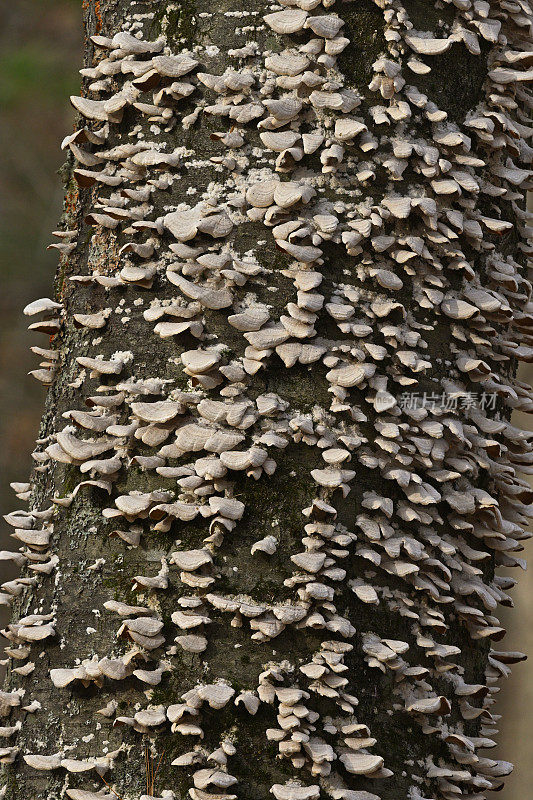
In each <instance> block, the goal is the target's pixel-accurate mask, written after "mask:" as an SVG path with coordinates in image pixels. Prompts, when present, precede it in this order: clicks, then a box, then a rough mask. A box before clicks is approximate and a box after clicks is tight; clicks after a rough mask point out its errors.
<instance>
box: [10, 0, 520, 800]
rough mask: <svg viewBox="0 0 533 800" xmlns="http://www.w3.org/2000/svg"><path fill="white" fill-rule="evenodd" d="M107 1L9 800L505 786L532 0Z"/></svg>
mask: <svg viewBox="0 0 533 800" xmlns="http://www.w3.org/2000/svg"><path fill="white" fill-rule="evenodd" d="M86 6H87V7H86V9H85V21H86V27H87V45H86V46H87V52H86V58H85V68H84V70H83V75H84V91H83V97H81V98H72V102H73V104H74V106H75V107H76V108H77V109H78V111H79V112H80V121H79V125H78V127H77V130H76V133H74V134H73V135H71V136H69V137H67V139H66V140H65V142H64V147H65V149H66V150H67V152H68V153H69V161H68V164H67V167H66V170H65V175H66V180H67V196H66V206H65V215H64V220H63V225H62V230H61V232H59V233H58V234H57V236H58V239H57V241H58V245H57V246H58V249H59V251H60V267H59V271H58V274H57V280H56V300H55V301H54V302H52V301H50V300H43V301H38V302H37V303H35V304H32V306H30V307H29V308H28V309H26V311H27V313H29V314H36V315H37V316H36V319H37V320H38V321H37V322H36V323H35V325H34V327H35V329H36V330H38V331H42V332H44V333H46V334H49V335H51V336H52V340H51V344H50V345H49V347H48V348H47V349H44V350H41V351H39V354H40V355H41V356H42V358H43V359H44V362H43V364H42V365H41V366H40V368H39V370H38V371H36V373H35V374H36V377H37V378H39V379H41V380H42V381H43V382H44V383H47V384H50V388H49V391H48V399H47V406H46V412H45V415H44V419H43V423H42V428H41V431H40V434H39V440H38V442H37V447H36V450H35V453H34V458H35V463H36V467H35V471H34V474H33V475H32V478H31V483H30V484H17V485H16V486H15V487H14V488H15V490H16V492H17V494H18V496H19V497H20V499H21V500H23V501H28V502H29V509H30V510H29V511H16V512H13V513H12V514H10V515H8V516H7V521H8V522H9V523H10V524H12V525H13V526H14V529H15V532H14V536H15V538H16V539H17V540H18V542H17V544H19V545H21V547H20V550H19V551H17V552H16V553H15V554H12V555H9V554H3V557H4V558H13V559H14V560H15V561H16V563H17V564H18V565H19V566H20V567H21V578H20V579H19V580H16V581H13V582H11V583H10V584H6V585H4V587H3V595H2V598H3V602H4V603H7V604H12V606H13V621H12V623H11V624H10V625H9V627H8V629H7V631H6V635H7V636H8V638H9V639H10V640H11V641H10V642H9V646H8V648H7V650H6V654H7V657H8V679H7V687H6V692H5V693H3V694H2V704H1V708H2V714H3V717H4V721H3V725H4V727H2V729H1V732H2V736H3V737H5V738H4V747H3V748H2V750H1V757H2V760H3V762H4V763H5V764H6V767H5V772H4V782H5V786H4V789H3V790H2V792H3V793H2V797H5V798H8V800H22V799H24V800H29V799H30V798H54V800H55V799H57V798H63V797H68V798H71V799H72V800H96V799H97V798H101V800H102V799H103V798H109V800H110V798H112V797H113V796H114V795H113V794H112V793H111V790H110V789H109V788H106V787H105V786H104V784H103V780H102V777H103V778H105V780H106V781H107V782H108V784H109V785H110V786H113V787H114V789H115V790H116V792H117V793H118V794H120V795H121V796H124V797H125V798H131V799H133V798H139V797H140V796H141V795H142V794H143V792H145V791H146V789H143V785H144V763H143V755H142V747H143V742H144V741H148V742H149V744H150V748H151V752H152V753H153V755H154V757H155V758H159V757H160V756H161V755H162V762H161V769H160V772H159V775H158V778H157V787H156V788H155V790H154V791H155V796H156V797H164V798H166V799H167V800H171V798H176V799H177V798H180V800H181V799H183V800H184V798H186V797H188V796H189V797H191V798H192V800H219V798H220V799H221V800H232V799H233V798H239V800H267V798H269V797H271V796H274V797H275V798H276V800H314V799H315V798H321V800H326V798H332V799H333V800H378V799H379V798H380V799H381V800H407V798H410V800H420V798H432V799H434V800H446V799H447V798H454V797H456V796H457V795H458V794H460V795H461V796H462V797H467V798H470V800H475V799H477V798H482V797H484V796H485V792H486V791H487V790H488V789H490V788H497V787H499V786H500V785H501V783H502V776H504V775H505V774H507V772H508V771H509V769H510V768H511V766H510V764H507V763H506V762H498V761H495V760H493V759H491V757H490V748H491V747H493V746H494V741H493V737H494V734H495V733H496V728H495V726H496V723H497V720H496V719H495V718H494V716H493V715H492V713H491V708H492V704H493V700H494V692H495V691H496V690H497V689H496V682H497V679H498V678H499V677H500V676H502V675H503V676H505V675H507V673H508V669H509V667H508V665H509V663H512V662H513V661H516V660H520V658H521V656H520V654H517V653H505V652H501V651H500V650H498V649H497V648H498V646H497V644H495V642H498V640H500V639H501V638H502V636H503V634H504V631H503V629H502V628H501V627H500V625H499V623H498V619H497V617H496V616H495V614H496V613H497V606H498V604H499V603H501V604H504V605H505V604H510V602H511V601H510V599H509V597H508V595H507V590H508V589H509V588H510V587H511V586H512V581H510V580H508V579H503V578H501V577H498V575H497V567H498V566H499V565H502V564H503V565H506V566H512V565H519V564H520V560H519V558H518V557H517V556H516V555H515V554H516V553H517V552H518V551H520V550H521V549H522V548H521V540H522V539H523V538H524V533H523V527H524V524H525V522H526V514H527V503H528V502H529V500H530V491H529V489H528V488H527V484H526V483H525V482H524V480H523V478H521V477H520V476H519V475H520V473H521V472H522V473H523V472H529V471H530V467H529V464H530V462H531V456H530V454H529V439H530V436H528V435H526V434H524V433H523V432H521V431H519V430H517V429H516V428H515V427H513V426H512V425H511V424H510V423H509V415H510V412H511V410H512V409H515V408H520V409H523V410H526V411H529V410H530V409H531V407H532V403H531V399H530V398H529V395H528V390H527V387H525V386H524V385H523V384H521V383H520V382H519V381H517V380H516V379H515V377H514V373H515V367H516V361H517V359H526V360H527V359H529V358H530V355H531V352H532V350H531V346H530V345H531V335H530V324H531V316H530V312H531V307H530V303H529V298H530V290H531V286H530V284H529V283H528V282H527V280H526V261H527V257H528V255H529V253H530V247H529V245H528V243H527V227H526V226H527V215H526V213H525V211H524V203H523V194H524V190H525V189H526V188H527V183H528V181H529V178H530V172H529V163H530V154H531V150H530V147H529V145H528V143H527V142H528V140H529V137H530V135H531V129H530V128H529V127H528V116H527V115H528V112H529V108H530V99H529V95H528V93H527V88H526V87H527V82H528V81H530V80H531V78H532V77H533V55H532V53H531V14H530V9H529V7H528V5H527V3H526V2H524V1H523V0H490V2H479V1H478V0H476V2H471V0H454V2H447V1H446V2H444V1H443V2H437V3H436V4H435V5H433V3H432V2H429V0H428V2H420V0H403V3H402V1H401V0H356V2H336V3H330V2H327V0H323V2H322V3H320V2H319V0H294V2H293V1H292V0H291V2H289V0H287V3H286V5H285V6H274V5H272V6H269V5H268V4H266V3H263V2H260V0H248V2H242V0H235V2H234V3H232V4H230V3H229V2H228V0H221V2H217V3H213V2H212V1H211V0H209V2H208V1H207V0H183V2H152V3H148V2H134V0H131V1H129V2H126V0H117V2H109V1H108V2H104V1H103V0H102V2H91V3H89V4H86ZM509 755H511V754H509Z"/></svg>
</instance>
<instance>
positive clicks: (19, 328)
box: [0, 0, 533, 800]
mask: <svg viewBox="0 0 533 800" xmlns="http://www.w3.org/2000/svg"><path fill="white" fill-rule="evenodd" d="M265 7H266V6H265ZM81 9H82V0H0V510H1V512H2V513H6V512H7V511H10V510H12V509H13V508H16V507H17V505H16V504H17V500H16V498H14V496H13V494H12V493H11V490H10V489H9V488H8V487H9V483H10V482H11V481H15V480H17V481H24V480H26V478H27V475H28V473H29V469H30V463H31V461H30V452H31V450H32V447H33V442H34V440H35V437H36V433H37V428H38V422H39V417H40V414H41V411H42V406H43V400H44V389H43V388H42V387H41V385H40V384H38V383H37V382H36V381H35V380H34V379H33V378H31V377H29V376H28V375H27V373H28V371H29V370H31V369H34V368H35V367H36V365H37V357H36V356H34V355H33V354H32V353H30V351H29V347H30V345H35V344H38V345H40V346H46V341H45V340H44V337H42V335H41V336H38V335H30V334H29V333H28V332H27V330H26V327H27V319H26V318H24V317H23V316H22V308H23V307H24V306H25V305H26V304H27V303H28V302H30V301H31V300H34V299H36V298H38V297H43V296H47V295H49V294H50V292H51V286H52V277H53V274H54V269H55V265H56V263H57V255H56V254H55V251H53V250H51V251H47V250H46V245H47V244H49V243H50V242H51V241H52V237H51V231H52V230H55V228H56V226H57V223H58V220H59V216H60V213H61V201H62V186H61V181H60V178H59V176H58V175H57V170H58V169H59V167H60V166H61V164H62V163H63V160H64V158H63V154H62V153H61V151H60V149H59V144H60V142H61V140H62V138H63V137H64V136H65V135H66V134H67V133H69V132H70V131H71V130H72V124H73V113H72V110H71V107H70V104H69V102H68V96H69V95H70V94H73V93H76V92H77V90H78V86H79V76H78V73H77V70H78V69H79V67H80V64H81V58H82V46H83V42H82V31H81ZM530 372H531V370H530ZM524 377H526V378H527V376H524ZM515 422H516V424H518V425H520V426H521V427H524V428H531V425H532V420H531V418H530V417H525V416H523V415H521V416H518V415H517V418H516V420H515ZM7 537H8V531H7V530H6V528H5V527H4V528H3V529H2V540H1V541H0V546H1V547H4V548H5V547H10V544H9V539H8V538H7ZM527 549H529V550H530V552H533V548H532V547H529V548H527ZM532 560H533V557H532ZM514 572H515V573H516V570H514ZM1 577H2V579H5V578H4V576H1ZM513 577H515V578H516V577H518V578H519V579H520V583H519V586H518V588H517V589H516V590H515V591H514V599H515V605H516V608H515V610H514V611H512V612H511V613H510V614H509V612H507V611H504V612H503V613H502V615H501V616H502V618H503V619H504V620H505V622H507V624H508V627H509V634H508V636H507V638H506V639H505V640H504V642H503V643H502V644H501V646H500V645H498V647H499V648H500V649H507V650H525V651H526V652H529V653H530V654H531V656H532V658H533V580H532V578H531V573H530V572H527V573H525V574H524V573H520V575H516V574H515V575H513ZM529 663H531V664H533V661H530V662H526V663H525V664H519V665H518V666H516V668H515V670H514V673H513V676H512V678H510V679H509V680H508V681H506V682H505V683H504V684H503V685H502V690H501V693H500V699H499V702H498V706H497V712H498V713H501V714H503V718H502V724H501V735H500V741H501V747H500V750H499V752H498V754H497V756H496V757H500V758H505V759H508V760H511V761H514V762H515V763H516V764H517V769H516V770H515V772H514V773H513V775H512V776H511V777H510V778H509V779H508V781H507V785H506V788H505V789H504V790H503V792H501V793H499V795H498V797H499V798H501V800H528V798H532V797H533V789H532V787H533V667H532V666H529ZM486 755H487V756H489V757H494V751H492V752H489V751H487V752H486ZM494 796H495V797H496V795H494Z"/></svg>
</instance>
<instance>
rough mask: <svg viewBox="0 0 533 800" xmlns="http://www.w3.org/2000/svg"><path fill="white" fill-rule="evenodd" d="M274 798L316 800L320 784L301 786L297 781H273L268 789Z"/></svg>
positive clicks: (277, 799)
mask: <svg viewBox="0 0 533 800" xmlns="http://www.w3.org/2000/svg"><path fill="white" fill-rule="evenodd" d="M270 791H271V792H272V794H273V795H274V797H275V798H276V800H318V798H319V797H320V786H301V785H300V784H298V783H292V782H289V783H285V784H281V783H275V784H274V785H273V786H272V788H271V789H270Z"/></svg>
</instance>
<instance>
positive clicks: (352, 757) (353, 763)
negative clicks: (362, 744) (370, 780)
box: [340, 753, 384, 775]
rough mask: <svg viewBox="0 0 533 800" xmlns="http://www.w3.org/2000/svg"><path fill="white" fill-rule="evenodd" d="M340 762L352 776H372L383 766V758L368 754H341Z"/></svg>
mask: <svg viewBox="0 0 533 800" xmlns="http://www.w3.org/2000/svg"><path fill="white" fill-rule="evenodd" d="M340 761H342V763H343V764H344V766H345V768H346V770H347V771H348V772H350V773H352V774H353V775H372V773H373V772H377V771H378V770H379V769H381V767H382V766H383V763H384V762H383V758H382V757H381V756H375V755H372V754H370V753H343V754H342V755H341V756H340Z"/></svg>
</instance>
